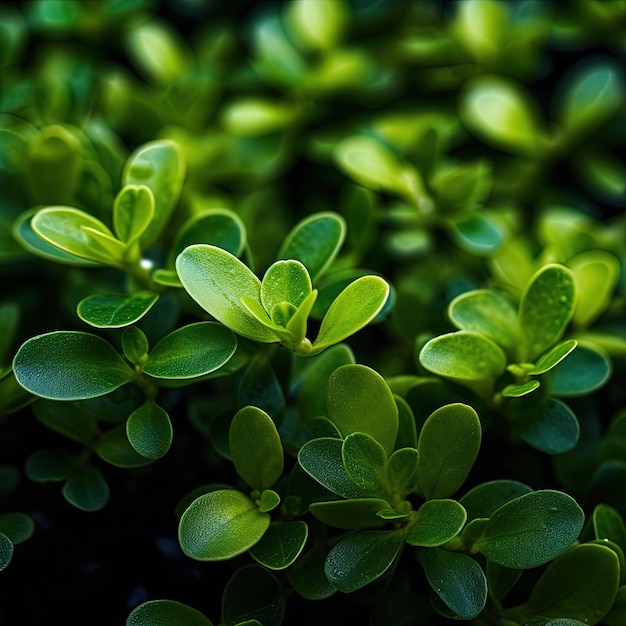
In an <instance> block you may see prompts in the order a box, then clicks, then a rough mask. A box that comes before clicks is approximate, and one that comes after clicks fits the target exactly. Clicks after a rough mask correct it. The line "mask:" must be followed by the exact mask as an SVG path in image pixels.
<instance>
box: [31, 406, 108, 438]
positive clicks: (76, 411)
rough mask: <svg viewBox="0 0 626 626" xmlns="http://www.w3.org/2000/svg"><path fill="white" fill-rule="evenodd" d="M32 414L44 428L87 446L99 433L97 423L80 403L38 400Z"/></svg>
mask: <svg viewBox="0 0 626 626" xmlns="http://www.w3.org/2000/svg"><path fill="white" fill-rule="evenodd" d="M33 413H34V414H35V416H36V417H37V419H38V420H39V421H40V422H41V423H42V424H44V426H46V428H49V429H50V430H52V431H54V432H57V433H60V434H61V435H63V436H64V437H68V438H69V439H72V440H73V441H78V442H80V443H82V444H85V445H87V446H89V445H91V444H92V443H93V441H94V440H95V439H96V437H97V436H98V434H99V432H100V430H99V428H98V424H97V421H96V420H95V419H94V417H93V416H92V415H90V414H89V413H88V412H87V411H86V410H85V407H84V406H83V405H82V403H80V402H57V401H53V400H40V401H39V402H37V403H36V404H35V405H34V406H33Z"/></svg>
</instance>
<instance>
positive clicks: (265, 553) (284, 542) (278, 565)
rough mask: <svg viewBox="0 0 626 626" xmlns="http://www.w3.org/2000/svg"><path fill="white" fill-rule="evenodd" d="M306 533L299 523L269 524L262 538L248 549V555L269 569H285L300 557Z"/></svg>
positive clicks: (305, 527)
mask: <svg viewBox="0 0 626 626" xmlns="http://www.w3.org/2000/svg"><path fill="white" fill-rule="evenodd" d="M308 533H309V528H308V526H307V525H306V524H305V523H304V522H301V521H294V522H282V523H275V524H270V526H269V528H268V529H267V531H266V532H265V534H264V535H263V537H261V539H260V540H259V541H258V543H257V544H256V545H254V546H252V548H250V555H251V556H252V558H254V559H255V560H256V561H258V562H259V563H260V564H261V565H263V566H265V567H267V568H269V569H273V570H282V569H285V568H287V567H289V566H290V565H291V564H292V563H293V562H294V561H295V560H296V559H297V558H298V556H300V553H301V552H302V550H303V548H304V544H305V543H306V540H307V537H308Z"/></svg>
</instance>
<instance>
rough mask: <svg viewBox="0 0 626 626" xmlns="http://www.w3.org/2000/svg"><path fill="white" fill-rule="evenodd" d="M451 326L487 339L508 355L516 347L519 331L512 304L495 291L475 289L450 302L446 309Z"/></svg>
mask: <svg viewBox="0 0 626 626" xmlns="http://www.w3.org/2000/svg"><path fill="white" fill-rule="evenodd" d="M448 315H449V317H450V319H451V321H452V323H453V324H454V325H455V326H456V327H457V328H459V329H461V330H470V331H473V332H476V333H480V334H481V335H483V336H485V337H488V338H489V339H491V340H492V341H495V342H496V343H497V344H499V345H500V346H502V347H503V348H504V349H505V350H507V351H509V352H512V353H513V351H514V350H515V348H516V347H517V346H518V344H519V342H520V338H521V329H520V327H519V322H518V319H517V311H516V310H515V307H514V306H513V304H512V303H511V302H510V301H509V300H507V299H506V298H505V297H504V296H501V295H500V294H499V293H497V292H496V291H492V290H488V289H477V290H473V291H467V292H465V293H462V294H460V295H459V296H457V297H456V298H454V299H453V300H452V301H451V302H450V304H449V306H448Z"/></svg>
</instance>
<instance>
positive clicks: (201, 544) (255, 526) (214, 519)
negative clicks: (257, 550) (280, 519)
mask: <svg viewBox="0 0 626 626" xmlns="http://www.w3.org/2000/svg"><path fill="white" fill-rule="evenodd" d="M269 525H270V516H269V514H268V513H261V512H259V510H258V509H257V506H256V504H255V503H254V502H253V501H252V500H251V499H250V498H249V497H248V496H246V495H244V494H243V493H240V492H239V491H236V490H234V489H218V490H217V491H212V492H210V493H206V494H204V495H202V496H200V497H199V498H196V499H195V500H194V501H193V502H192V503H191V504H190V505H189V507H187V509H186V510H185V512H184V513H183V515H182V517H181V518H180V522H179V526H178V540H179V542H180V546H181V548H182V550H183V552H184V553H185V554H186V555H187V556H189V557H191V558H192V559H197V560H200V561H221V560H225V559H232V558H233V557H235V556H237V555H239V554H242V553H243V552H245V551H246V550H248V549H250V548H251V547H252V546H253V545H254V544H255V543H256V542H257V541H258V540H259V539H260V538H261V537H262V536H263V534H264V533H265V531H266V530H267V528H268V526H269Z"/></svg>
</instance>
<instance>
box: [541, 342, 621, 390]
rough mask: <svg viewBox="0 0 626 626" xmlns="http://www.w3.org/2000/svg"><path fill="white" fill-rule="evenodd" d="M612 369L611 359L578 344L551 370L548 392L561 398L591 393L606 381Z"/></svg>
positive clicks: (598, 351)
mask: <svg viewBox="0 0 626 626" xmlns="http://www.w3.org/2000/svg"><path fill="white" fill-rule="evenodd" d="M612 371H613V367H612V364H611V361H610V360H609V358H608V357H607V356H605V354H603V352H602V351H600V350H599V349H596V348H595V347H592V346H591V345H583V344H580V345H579V346H578V347H577V348H576V350H574V351H573V352H572V354H571V355H570V356H568V357H567V359H564V360H563V361H562V362H561V363H559V364H558V365H557V366H556V367H555V368H554V369H553V370H552V371H551V376H550V392H551V393H552V394H553V395H555V396H559V397H561V398H574V397H578V396H582V395H587V394H590V393H593V392H594V391H595V390H596V389H599V388H600V387H602V386H603V385H604V384H605V383H606V382H607V380H608V379H609V377H610V376H611V373H612Z"/></svg>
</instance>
